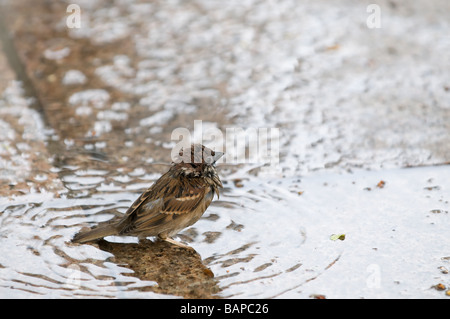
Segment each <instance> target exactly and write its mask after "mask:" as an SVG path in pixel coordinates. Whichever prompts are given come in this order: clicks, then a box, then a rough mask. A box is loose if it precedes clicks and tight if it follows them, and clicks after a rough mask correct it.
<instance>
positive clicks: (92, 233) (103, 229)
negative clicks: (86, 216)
mask: <svg viewBox="0 0 450 319" xmlns="http://www.w3.org/2000/svg"><path fill="white" fill-rule="evenodd" d="M111 235H117V228H116V226H115V225H104V226H99V227H97V228H94V229H91V230H88V231H85V232H79V233H78V234H76V235H75V236H73V239H72V242H73V243H80V244H83V243H86V242H88V241H93V240H97V239H100V238H103V237H106V236H111Z"/></svg>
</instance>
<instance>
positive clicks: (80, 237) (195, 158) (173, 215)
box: [72, 144, 223, 248]
mask: <svg viewBox="0 0 450 319" xmlns="http://www.w3.org/2000/svg"><path fill="white" fill-rule="evenodd" d="M222 155H223V153H221V152H215V151H213V150H211V149H209V148H207V147H205V146H203V145H201V144H191V146H190V147H188V148H187V149H181V150H180V152H179V153H178V156H176V157H175V159H174V162H173V163H172V166H171V167H170V169H169V170H168V171H167V172H166V173H165V174H163V175H162V176H161V177H160V178H159V179H158V180H157V181H156V182H155V183H154V184H153V185H152V186H151V187H150V188H149V189H147V190H146V191H145V192H144V193H143V194H142V195H141V196H139V198H138V199H137V200H136V201H135V202H134V203H133V204H132V205H131V207H130V208H129V209H128V210H127V211H126V213H125V215H124V216H123V217H122V218H121V219H120V220H118V221H115V222H110V223H107V224H105V223H103V224H100V225H99V226H97V227H95V228H93V229H91V230H88V231H85V232H80V233H78V234H76V235H75V236H74V238H73V239H72V242H75V243H86V242H89V241H94V240H98V239H101V238H103V237H106V236H111V235H116V236H137V237H138V238H145V237H149V236H157V237H159V238H160V239H162V240H165V241H167V242H170V243H172V244H175V245H178V246H180V247H184V248H189V246H186V245H184V244H181V243H179V242H177V241H175V240H173V239H172V238H171V237H172V236H174V235H176V234H177V233H178V232H180V231H181V230H182V229H184V228H186V227H188V226H191V225H193V224H194V223H195V222H197V221H198V220H199V219H200V217H201V216H202V215H203V213H204V212H205V211H206V209H207V208H208V206H209V204H211V201H212V200H213V197H214V194H217V197H219V188H220V187H223V186H222V182H221V181H220V178H219V176H218V174H217V172H216V169H215V167H214V166H215V163H216V161H217V160H218V159H219V158H220V157H222Z"/></svg>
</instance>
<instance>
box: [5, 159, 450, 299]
mask: <svg viewBox="0 0 450 319" xmlns="http://www.w3.org/2000/svg"><path fill="white" fill-rule="evenodd" d="M236 174H237V175H238V176H245V178H241V179H239V180H238V179H234V178H233V176H235V175H230V177H231V178H229V179H227V178H226V179H225V184H224V186H225V188H224V190H223V192H222V194H221V197H220V200H216V201H214V202H213V204H212V205H211V207H210V208H209V209H208V210H207V212H206V213H205V215H204V217H203V218H202V219H201V220H200V221H199V222H198V223H197V224H195V225H194V226H192V227H191V228H189V229H187V230H185V231H183V232H182V233H181V234H180V235H179V236H178V239H179V240H183V241H185V242H187V243H189V245H190V246H192V247H193V248H194V249H195V252H189V251H184V250H182V249H179V248H175V247H172V246H171V245H169V244H167V243H163V242H159V241H155V242H154V241H146V242H143V243H141V244H139V245H137V241H136V239H134V238H119V237H108V238H107V240H108V241H105V242H103V243H100V244H99V246H96V245H78V244H72V243H70V239H71V237H72V236H73V235H74V233H76V232H77V231H78V230H79V229H80V228H81V227H83V226H89V225H93V224H95V223H98V222H101V221H105V220H108V219H110V218H112V217H114V216H118V215H120V214H121V213H123V212H124V211H125V210H126V209H127V207H128V206H129V205H130V204H131V203H132V201H133V200H134V199H135V198H136V197H137V196H138V195H139V192H140V191H141V190H143V189H136V190H133V191H127V190H126V189H125V190H123V189H116V188H114V187H111V186H109V187H107V188H106V189H102V187H103V188H104V184H103V182H102V180H103V177H104V176H105V172H104V171H95V170H93V171H89V172H82V173H80V172H77V171H76V170H73V171H72V175H70V174H69V170H67V172H66V175H65V177H64V178H63V180H64V181H65V183H66V184H67V188H68V189H72V190H71V191H68V192H66V193H62V194H60V196H59V198H55V197H54V196H53V195H52V194H50V193H31V194H28V195H25V196H17V197H13V198H10V199H7V198H2V199H1V202H0V212H1V215H0V225H1V232H0V237H1V242H2V245H1V246H0V256H1V257H0V295H2V296H4V297H6V296H7V297H24V298H29V297H115V298H117V297H119V298H121V297H123V298H135V297H137V298H139V297H145V298H149V297H150V298H158V297H167V296H170V295H173V296H176V295H177V296H187V297H189V296H190V297H192V296H193V295H192V294H191V295H189V292H186V291H183V289H184V288H183V287H185V286H189V285H190V286H189V287H191V288H189V289H190V290H191V291H196V292H195V294H194V296H201V297H208V298H210V297H216V298H217V297H225V298H277V297H280V298H286V297H287V298H297V297H311V296H315V295H317V294H319V295H325V296H326V297H330V298H332V297H350V298H359V297H366V298H371V297H398V296H404V297H424V296H429V297H437V296H439V294H437V292H436V290H434V289H430V287H431V286H432V285H433V284H434V283H435V282H436V281H439V280H440V279H438V278H440V277H442V279H445V278H443V276H444V275H443V274H442V273H441V271H439V270H438V269H439V267H444V268H448V267H449V265H448V250H446V249H445V243H446V242H447V235H448V232H447V230H448V228H449V226H450V222H449V219H448V211H449V210H450V207H449V202H448V200H449V199H448V197H446V192H445V190H446V189H448V187H449V185H448V180H450V176H449V175H450V173H449V170H448V168H447V167H445V166H443V167H425V168H414V169H403V170H402V169H396V170H386V171H372V172H371V171H359V172H355V173H353V174H336V175H330V174H314V175H310V176H306V177H304V178H302V179H299V178H288V179H262V178H260V177H256V176H254V175H253V174H249V173H248V172H246V169H245V168H241V171H239V172H237V173H236ZM125 178H126V177H125V176H124V177H123V179H125ZM127 178H130V179H131V178H132V177H131V176H128V177H127ZM380 181H383V182H384V183H380ZM142 183H143V184H151V179H149V180H145V181H144V180H143V181H142ZM116 187H117V188H120V187H119V186H116ZM125 188H126V187H125ZM99 189H100V190H99ZM72 192H73V193H72ZM86 192H87V193H86ZM74 194H77V195H76V196H75V195H74ZM337 233H342V234H345V239H344V240H332V239H331V236H332V235H333V234H337ZM187 260H189V261H190V262H192V261H193V262H196V263H197V264H196V265H197V266H196V267H190V269H189V270H187V269H184V270H183V269H182V267H183V265H186V261H187ZM412 260H414V262H413V263H412V262H411V261H412ZM174 269H175V270H174ZM177 269H179V271H177ZM148 278H152V279H151V280H147V279H148ZM171 286H172V287H171ZM192 287H195V289H194V288H192Z"/></svg>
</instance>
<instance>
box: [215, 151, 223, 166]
mask: <svg viewBox="0 0 450 319" xmlns="http://www.w3.org/2000/svg"><path fill="white" fill-rule="evenodd" d="M224 154H225V153H223V152H214V157H213V163H215V162H217V160H218V159H219V158H221V157H222V156H223V155H224Z"/></svg>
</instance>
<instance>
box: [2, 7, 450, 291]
mask: <svg viewBox="0 0 450 319" xmlns="http://www.w3.org/2000/svg"><path fill="white" fill-rule="evenodd" d="M69 4H70V3H69V2H62V1H61V2H56V1H55V2H48V1H33V4H32V5H30V1H6V0H4V1H0V12H1V14H0V18H1V28H0V29H1V30H0V38H1V40H2V41H1V43H0V49H1V50H0V71H1V74H2V77H1V78H0V132H1V136H0V192H1V197H0V225H1V226H0V256H1V257H0V296H2V297H10V298H15V297H27V298H29V297H31V298H33V297H34V298H42V297H43V298H61V297H99V298H167V297H184V298H314V297H317V296H324V297H326V298H448V295H449V294H450V279H449V277H448V276H449V275H448V269H450V264H449V263H450V250H449V248H448V247H449V245H448V230H449V229H450V227H449V226H450V220H449V214H448V212H449V210H450V208H449V202H448V201H449V192H448V190H449V189H450V182H449V181H450V178H449V177H450V176H449V174H450V170H449V169H448V163H449V162H450V147H449V145H450V138H449V137H450V124H449V123H450V122H449V118H450V78H449V76H448V74H450V58H449V55H448V52H450V36H449V34H450V33H449V30H450V25H449V22H448V12H450V5H449V3H448V2H447V1H444V0H442V1H439V0H435V1H415V2H414V3H407V4H406V3H402V2H399V1H380V2H379V3H378V5H379V7H380V9H381V20H380V23H381V25H380V26H381V28H373V29H371V28H369V27H368V26H367V24H366V21H367V19H368V17H369V15H370V14H371V13H370V12H368V11H367V6H368V5H369V4H370V2H367V3H365V2H362V3H361V2H360V1H350V0H345V1H344V0H342V1H338V2H336V1H333V2H331V1H325V0H323V1H315V2H314V3H310V2H299V1H239V2H236V1H230V2H225V3H224V2H219V1H154V2H151V3H146V2H141V1H131V0H130V1H117V2H111V1H100V0H98V1H78V2H77V4H78V5H79V7H80V8H81V15H80V18H81V20H80V21H81V27H80V28H69V27H68V24H67V23H68V21H69V20H68V18H69V17H70V14H71V13H70V12H69V13H68V12H67V11H66V10H67V7H68V5H69ZM70 21H73V20H70ZM198 120H201V121H202V123H203V128H204V129H206V128H214V129H219V130H220V131H221V132H228V131H227V128H228V129H230V128H233V127H239V128H242V129H244V130H245V129H248V128H256V129H261V128H277V129H278V130H279V163H275V165H267V163H264V162H263V161H259V162H258V161H257V162H256V163H242V161H241V162H239V161H227V162H225V163H221V164H219V165H218V171H219V174H220V175H221V178H222V180H223V182H224V189H223V191H222V193H221V196H220V199H216V200H215V201H214V202H213V203H212V204H211V206H210V208H209V209H208V210H207V211H206V213H205V214H204V216H203V218H202V219H201V220H200V221H199V222H198V223H196V224H195V225H193V226H192V227H190V228H188V229H186V230H184V231H183V232H181V234H180V235H179V236H178V237H177V239H178V240H182V241H184V242H186V243H188V244H189V245H190V246H192V247H193V248H194V249H195V251H189V250H183V249H180V248H178V247H173V246H171V245H169V244H167V243H164V242H159V241H156V240H147V241H141V242H140V243H138V242H137V239H134V238H125V239H121V238H117V237H108V238H107V240H105V241H101V242H99V243H98V244H92V245H78V244H72V243H70V239H71V238H72V236H73V235H74V234H75V233H76V232H78V231H79V230H80V229H81V228H82V227H85V226H92V225H95V224H96V223H98V222H100V221H106V220H109V219H110V218H113V217H115V216H120V215H121V214H123V213H124V212H125V211H126V209H127V208H128V207H129V205H131V203H132V202H133V201H134V200H135V199H136V198H137V197H138V196H139V194H140V193H141V192H142V191H144V190H145V189H146V188H147V187H148V186H150V185H151V183H152V182H153V181H155V180H156V178H158V177H159V175H160V174H161V173H162V172H164V171H165V170H167V168H168V165H169V164H170V152H171V149H172V148H173V146H174V145H175V143H176V142H177V141H176V140H175V141H174V140H172V138H171V134H172V132H173V131H174V129H176V128H180V127H182V128H187V129H188V130H190V131H191V132H193V130H194V127H195V123H199V122H195V121H198ZM244 133H245V132H244ZM193 135H194V134H193ZM241 138H243V139H245V136H243V137H242V136H241ZM213 142H215V143H216V146H217V143H218V141H213ZM206 144H207V143H206ZM212 144H214V143H212ZM225 151H226V150H225ZM340 235H342V236H340ZM344 235H345V236H344ZM442 287H444V288H442Z"/></svg>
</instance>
